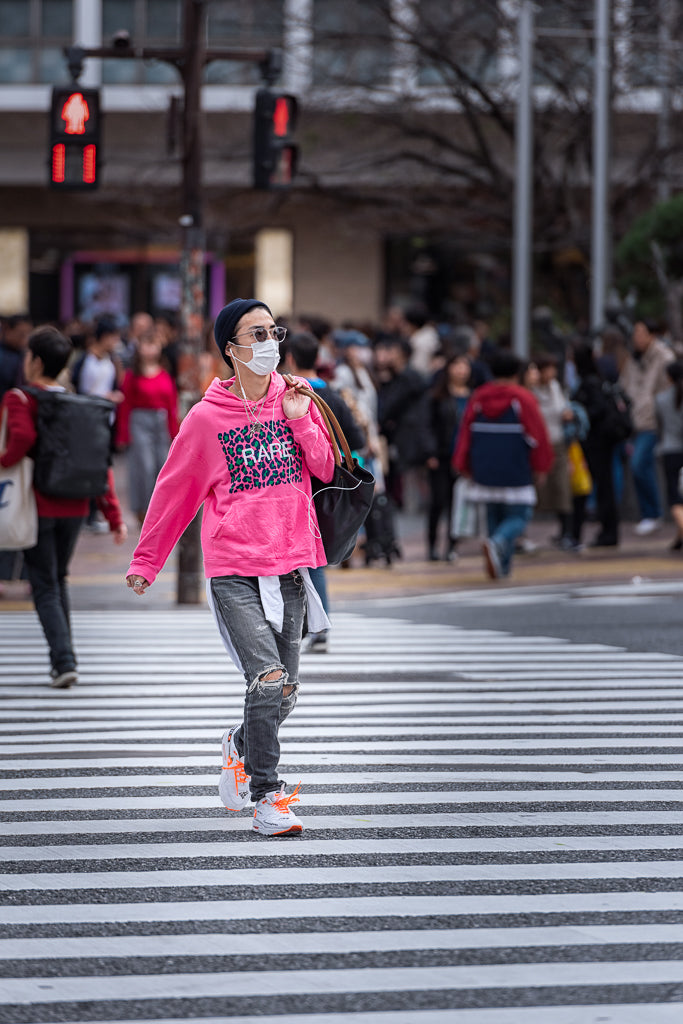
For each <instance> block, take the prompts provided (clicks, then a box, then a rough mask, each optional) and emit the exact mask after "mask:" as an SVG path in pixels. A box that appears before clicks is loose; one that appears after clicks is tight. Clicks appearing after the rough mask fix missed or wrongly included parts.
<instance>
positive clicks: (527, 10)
mask: <svg viewBox="0 0 683 1024" xmlns="http://www.w3.org/2000/svg"><path fill="white" fill-rule="evenodd" d="M533 37H534V13H533V4H532V3H531V0H521V3H520V5H519V18H518V39H519V92H518V96H517V118H516V124H515V150H516V160H515V209H514V257H513V286H512V296H513V297H512V342H513V348H514V351H515V353H516V354H517V355H518V356H520V357H521V358H527V357H528V355H529V331H530V321H531V238H532V230H533V206H532V177H533V162H532V161H533V154H532V147H533V93H532V88H533V84H532V76H533Z"/></svg>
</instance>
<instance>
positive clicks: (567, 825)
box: [0, 595, 683, 1024]
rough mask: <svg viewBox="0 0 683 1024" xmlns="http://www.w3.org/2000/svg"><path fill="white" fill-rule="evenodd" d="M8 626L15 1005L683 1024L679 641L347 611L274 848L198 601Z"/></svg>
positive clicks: (63, 1011) (1, 957)
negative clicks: (617, 643) (48, 651)
mask: <svg viewBox="0 0 683 1024" xmlns="http://www.w3.org/2000/svg"><path fill="white" fill-rule="evenodd" d="M503 599H505V595H503ZM0 625H1V627H2V629H1V630H0V698H1V700H2V703H1V704H0V822H1V823H2V824H1V826H0V844H2V845H1V848H2V852H3V854H4V856H3V857H2V864H1V865H0V901H2V903H3V911H2V915H1V916H0V1024H1V1022H5V1021H7V1022H11V1024H33V1022H38V1021H43V1020H55V1021H56V1020H61V1021H70V1022H72V1024H76V1022H84V1021H91V1020H92V1021H95V1020H97V1021H108V1022H110V1024H114V1022H115V1024H133V1022H134V1021H135V1022H137V1021H140V1020H149V1019H153V1020H155V1021H157V1022H158V1024H175V1022H180V1021H181V1020H190V1019H191V1020H202V1021H204V1022H205V1024H212V1022H213V1024H218V1022H219V1021H220V1022H221V1024H223V1022H225V1021H226V1020H229V1021H230V1022H231V1024H275V1022H276V1021H277V1024H592V1022H597V1021H601V1020H602V1021H613V1022H615V1024H674V1022H676V1024H678V1022H679V1021H681V1020H683V956H682V954H683V884H682V878H683V842H682V841H681V834H682V833H683V799H682V798H681V796H682V794H683V788H682V778H683V776H682V770H683V742H682V740H683V659H682V658H678V657H674V656H672V655H668V654H652V653H648V654H643V653H632V652H629V651H626V650H623V649H619V648H612V647H608V646H605V645H603V644H583V643H582V644H579V643H576V644H573V643H570V642H569V641H564V640H560V639H557V638H552V637H543V636H533V637H515V636H510V635H507V634H505V633H503V632H496V631H493V630H486V629H477V630H465V629H460V628H456V627H449V626H440V625H434V624H424V625H420V624H410V623H406V621H401V620H398V619H392V618H390V617H385V618H369V617H365V616H362V615H353V614H340V615H338V616H336V617H335V628H334V633H333V637H334V639H333V643H332V650H331V651H330V653H329V654H327V655H309V656H305V657H304V660H303V662H302V672H301V678H302V693H301V697H300V702H299V706H298V708H297V710H296V712H295V714H294V715H293V716H292V719H291V720H290V721H289V722H287V723H286V724H285V726H284V727H283V730H282V735H281V740H282V762H281V764H282V771H283V773H284V774H285V776H286V777H287V778H288V779H290V780H291V781H292V782H296V781H299V780H301V781H302V803H301V804H300V805H298V807H297V813H298V814H300V816H301V817H302V819H303V821H304V826H305V830H304V832H303V834H302V836H301V837H298V838H294V839H272V840H265V839H261V838H258V837H257V836H255V834H254V833H253V832H252V831H251V828H250V817H249V812H244V813H242V814H237V815H230V814H228V813H227V812H226V811H225V810H224V809H223V807H222V806H220V804H219V801H218V793H217V782H218V776H219V770H220V767H219V766H220V760H219V758H220V737H221V734H222V731H223V729H224V727H225V726H226V725H228V724H231V723H232V722H233V721H236V720H238V719H239V716H240V710H241V704H242V695H243V687H244V684H243V681H242V680H241V679H240V677H239V675H238V673H237V672H236V671H235V669H234V668H233V667H232V666H231V665H230V663H229V662H228V661H227V659H226V657H225V655H224V653H223V650H222V646H221V643H220V640H219V638H218V636H217V634H216V632H215V628H214V625H213V622H212V620H211V617H210V616H209V615H208V613H207V612H206V611H204V610H200V609H196V610H195V609H186V610H180V609H174V610H173V611H171V612H168V611H164V612H163V613H162V612H156V611H153V610H151V611H148V610H143V611H142V612H140V613H139V614H136V613H133V612H131V613H128V612H126V613H102V612H81V613H78V614H76V615H75V616H74V629H75V633H76V646H77V649H78V651H79V656H80V659H81V668H80V683H79V685H78V687H75V688H74V689H73V690H69V691H64V692H56V691H55V690H52V689H50V688H49V687H48V686H47V685H46V656H45V651H44V644H43V640H42V636H41V634H40V631H39V629H38V626H37V623H36V621H35V618H34V616H33V615H32V614H29V613H14V612H7V613H4V614H3V615H2V617H1V618H0ZM299 807H300V810H299Z"/></svg>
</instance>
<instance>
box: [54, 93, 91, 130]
mask: <svg viewBox="0 0 683 1024" xmlns="http://www.w3.org/2000/svg"><path fill="white" fill-rule="evenodd" d="M60 117H61V119H62V121H63V122H64V131H65V132H66V134H67V135H85V122H86V121H89V120H90V107H89V106H88V104H87V102H86V101H85V99H84V98H83V93H82V92H72V93H71V95H70V96H69V98H68V100H67V101H66V103H65V104H64V106H63V107H62V112H61V114H60Z"/></svg>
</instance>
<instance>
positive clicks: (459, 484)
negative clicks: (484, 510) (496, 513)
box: [451, 476, 481, 540]
mask: <svg viewBox="0 0 683 1024" xmlns="http://www.w3.org/2000/svg"><path fill="white" fill-rule="evenodd" d="M480 518H481V517H480V507H479V503H478V502H476V501H471V500H470V497H469V481H468V480H467V478H466V477H464V476H459V477H458V479H457V480H456V481H455V483H454V484H453V504H452V506H451V538H452V539H453V540H457V539H458V538H459V537H476V536H478V535H479V533H480V532H481V522H480Z"/></svg>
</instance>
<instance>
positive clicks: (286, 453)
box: [127, 299, 334, 835]
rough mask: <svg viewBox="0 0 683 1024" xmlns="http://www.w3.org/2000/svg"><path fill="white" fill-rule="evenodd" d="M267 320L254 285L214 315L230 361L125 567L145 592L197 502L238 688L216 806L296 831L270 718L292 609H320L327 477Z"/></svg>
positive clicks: (323, 444)
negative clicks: (242, 686)
mask: <svg viewBox="0 0 683 1024" xmlns="http://www.w3.org/2000/svg"><path fill="white" fill-rule="evenodd" d="M285 334H286V330H285V328H283V327H277V326H276V325H275V322H274V320H273V317H272V315H271V313H270V310H269V309H268V307H267V306H266V305H265V303H263V302H261V301H260V300H258V299H234V300H233V301H232V302H230V303H229V304H228V305H227V306H225V307H224V309H222V310H221V312H220V313H219V314H218V316H217V317H216V322H215V324H214V335H215V338H216V344H217V345H218V350H219V352H220V353H221V355H222V357H223V358H224V359H225V361H226V362H227V363H228V365H230V366H231V367H232V368H233V369H234V370H235V376H234V377H232V378H231V379H230V380H226V381H221V380H219V379H218V378H216V379H215V380H214V381H213V382H212V383H211V384H210V386H209V388H208V390H207V391H206V394H205V395H204V397H203V399H202V400H201V401H200V402H198V403H197V405H195V406H194V407H193V408H192V409H191V410H190V411H189V413H188V414H187V416H186V417H185V419H184V420H183V422H182V424H181V426H180V431H179V433H178V435H177V437H176V438H175V440H174V442H173V444H172V445H171V449H170V452H169V455H168V459H167V461H166V463H165V465H164V467H163V469H162V470H161V472H160V474H159V477H158V479H157V483H156V486H155V488H154V493H153V494H152V498H151V501H150V504H149V509H148V511H147V515H146V517H145V521H144V524H143V527H142V532H141V534H140V541H139V543H138V546H137V548H136V549H135V552H134V554H133V559H132V561H131V564H130V569H129V571H128V576H127V582H128V586H129V587H132V589H133V590H134V591H135V592H136V593H137V594H143V593H144V591H145V590H146V588H147V587H148V586H149V585H150V584H151V583H153V582H154V580H155V578H156V576H157V575H158V573H159V571H160V570H161V568H162V566H163V565H164V563H165V562H166V559H167V558H168V556H169V555H170V553H171V551H172V549H173V547H174V545H175V544H176V542H177V541H178V539H179V538H180V536H181V534H182V533H183V531H184V530H185V528H186V527H187V526H188V524H189V523H190V522H191V521H192V519H193V518H194V516H195V514H196V512H197V510H198V509H199V507H200V506H201V505H202V503H203V505H204V511H203V517H202V530H201V536H202V550H203V555H204V571H205V575H206V577H207V597H208V601H209V605H210V607H211V609H212V611H213V614H214V616H215V618H216V622H217V624H218V628H219V630H220V633H221V637H222V639H223V642H224V644H225V646H226V649H227V650H228V652H229V653H230V655H231V657H232V659H233V661H234V662H235V664H236V665H237V667H238V668H239V669H240V670H241V671H242V672H243V673H244V677H245V679H246V683H247V691H246V696H245V705H244V720H243V721H242V722H241V723H239V724H238V725H235V726H233V727H232V728H230V729H228V730H227V731H226V732H225V734H224V736H223V771H222V773H221V781H220V785H219V793H220V796H221V799H222V801H223V804H224V805H225V806H226V808H227V809H228V810H232V811H239V810H242V809H243V808H244V807H246V806H247V805H248V803H249V802H250V801H251V802H252V803H254V804H255V805H256V807H255V811H254V819H253V828H254V830H255V831H256V832H259V833H261V834H263V835H283V834H285V833H288V832H301V830H302V824H301V821H300V820H299V819H298V818H297V817H296V816H295V814H294V813H293V812H292V810H291V809H290V806H289V805H290V803H292V802H296V801H298V796H296V792H297V790H298V787H297V790H295V791H294V793H290V794H286V792H285V783H284V782H283V781H282V780H280V779H279V777H278V771H277V769H278V762H279V759H280V745H279V740H278V731H279V727H280V725H281V724H282V722H283V721H284V720H285V718H286V717H287V716H288V715H289V714H290V712H291V711H292V710H293V708H294V705H295V703H296V698H297V693H298V689H299V681H298V670H299V650H300V643H301V634H302V628H303V622H304V614H306V616H307V620H308V627H309V629H310V630H313V631H316V630H320V629H324V628H327V627H328V626H329V622H328V621H327V617H326V616H325V613H324V611H323V609H322V606H321V604H320V600H319V598H318V596H317V594H316V591H315V589H314V587H313V586H312V584H311V582H310V578H309V574H308V567H316V566H320V565H325V563H326V558H325V551H324V549H323V544H322V541H321V539H320V532H319V530H318V525H317V520H316V515H315V506H314V504H313V500H312V492H311V475H314V476H315V477H317V478H318V479H320V480H322V481H323V482H325V483H327V482H329V481H330V480H331V479H332V475H333V470H334V456H333V453H332V447H331V444H330V440H329V438H328V435H327V433H326V431H325V427H324V425H323V423H322V419H321V417H320V414H319V413H318V411H317V409H316V407H315V406H314V405H312V404H311V401H310V399H309V398H308V397H307V396H306V395H304V394H301V393H299V392H297V391H295V390H293V389H290V388H288V386H287V384H286V383H285V381H284V380H283V378H282V377H281V376H280V375H279V374H278V373H277V372H276V367H277V365H278V363H279V358H280V356H279V343H280V342H281V341H283V340H284V337H285Z"/></svg>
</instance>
